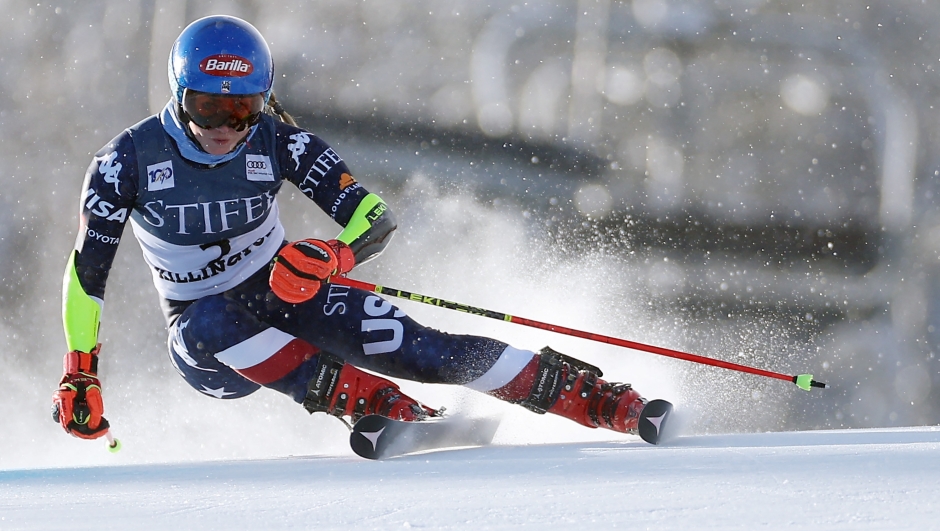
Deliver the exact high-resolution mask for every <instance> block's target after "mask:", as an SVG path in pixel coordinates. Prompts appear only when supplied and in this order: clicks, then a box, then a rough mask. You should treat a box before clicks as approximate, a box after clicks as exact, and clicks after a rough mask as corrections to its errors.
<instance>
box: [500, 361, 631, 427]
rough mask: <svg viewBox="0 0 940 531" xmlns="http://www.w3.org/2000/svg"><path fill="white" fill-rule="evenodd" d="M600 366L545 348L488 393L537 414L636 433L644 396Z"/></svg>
mask: <svg viewBox="0 0 940 531" xmlns="http://www.w3.org/2000/svg"><path fill="white" fill-rule="evenodd" d="M601 375H602V373H601V371H600V369H598V368H597V367H594V366H593V365H589V364H587V363H584V362H582V361H579V360H577V359H574V358H572V357H570V356H566V355H564V354H561V353H558V352H555V351H554V350H552V349H550V348H548V347H545V348H543V349H542V350H541V351H539V353H538V354H537V355H536V356H535V357H534V358H532V361H531V362H529V364H528V365H526V367H525V368H524V369H523V370H522V371H521V372H520V373H519V374H518V375H517V376H516V377H515V378H513V380H512V381H510V382H509V383H508V384H506V385H505V386H503V387H501V388H499V389H497V390H495V391H491V392H490V394H492V395H493V396H495V397H497V398H501V399H503V400H506V401H509V402H513V403H518V404H521V405H522V406H524V407H526V408H528V409H530V410H532V411H534V412H536V413H545V412H548V413H554V414H556V415H561V416H562V417H565V418H569V419H571V420H573V421H575V422H577V423H578V424H582V425H584V426H587V427H589V428H607V429H609V430H613V431H619V432H621V433H634V434H635V433H636V432H637V423H638V422H639V418H640V412H642V411H643V407H644V406H645V405H646V400H645V399H643V398H641V397H640V393H638V392H636V391H634V390H633V388H632V387H630V384H620V383H608V382H606V381H604V380H602V379H601V378H600V376H601Z"/></svg>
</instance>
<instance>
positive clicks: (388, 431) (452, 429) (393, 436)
mask: <svg viewBox="0 0 940 531" xmlns="http://www.w3.org/2000/svg"><path fill="white" fill-rule="evenodd" d="M498 426H499V420H497V419H487V418H477V419H470V418H451V417H449V418H442V419H429V420H421V421H412V422H405V421H401V420H393V419H390V418H387V417H383V416H381V415H366V416H364V417H362V418H361V419H359V420H358V421H357V422H356V424H355V425H353V429H352V433H350V434H349V446H350V447H351V448H352V450H353V452H355V453H356V454H357V455H359V456H360V457H364V458H366V459H388V458H391V457H399V456H402V455H406V454H411V453H415V452H421V451H424V450H439V449H444V448H457V447H461V446H483V445H486V444H489V443H490V441H492V440H493V435H494V434H495V433H496V428H497V427H498Z"/></svg>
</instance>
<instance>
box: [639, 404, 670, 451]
mask: <svg viewBox="0 0 940 531" xmlns="http://www.w3.org/2000/svg"><path fill="white" fill-rule="evenodd" d="M672 409H673V408H672V404H671V403H669V402H667V401H665V400H651V401H650V402H648V403H647V404H646V406H644V407H643V411H641V412H640V421H639V424H638V426H637V430H638V431H639V433H640V438H641V439H643V440H644V441H646V442H648V443H650V444H659V443H660V442H662V441H663V440H665V439H666V438H667V437H665V436H668V434H669V420H670V419H671V418H672Z"/></svg>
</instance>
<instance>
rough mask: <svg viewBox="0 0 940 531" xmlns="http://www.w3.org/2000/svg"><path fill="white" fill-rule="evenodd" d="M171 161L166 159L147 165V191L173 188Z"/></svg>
mask: <svg viewBox="0 0 940 531" xmlns="http://www.w3.org/2000/svg"><path fill="white" fill-rule="evenodd" d="M173 176H174V174H173V161H172V160H168V161H165V162H160V163H157V164H151V165H150V166H147V191H148V192H156V191H157V190H169V189H170V188H173V186H174V185H175V182H174V180H173Z"/></svg>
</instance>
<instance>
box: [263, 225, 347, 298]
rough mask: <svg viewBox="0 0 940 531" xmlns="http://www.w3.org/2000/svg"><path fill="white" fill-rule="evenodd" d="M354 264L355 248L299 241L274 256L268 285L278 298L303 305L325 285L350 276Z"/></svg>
mask: <svg viewBox="0 0 940 531" xmlns="http://www.w3.org/2000/svg"><path fill="white" fill-rule="evenodd" d="M354 265H356V258H355V256H354V255H353V252H352V249H350V248H349V246H348V245H346V244H345V243H343V242H341V241H339V240H330V241H326V242H325V241H323V240H312V239H311V240H299V241H296V242H292V243H289V244H287V245H285V246H284V247H283V248H282V249H281V250H280V252H278V253H277V256H276V257H274V262H273V265H272V267H271V276H270V278H269V279H268V284H270V286H271V291H273V292H274V294H275V295H277V296H278V298H279V299H281V300H283V301H284V302H289V303H291V304H300V303H301V302H307V301H308V300H310V299H312V298H313V296H314V295H316V294H317V291H319V290H320V285H321V284H322V283H323V282H326V281H328V280H329V279H330V277H334V276H336V275H343V274H346V273H348V272H349V271H350V270H351V269H352V268H353V266H354Z"/></svg>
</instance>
